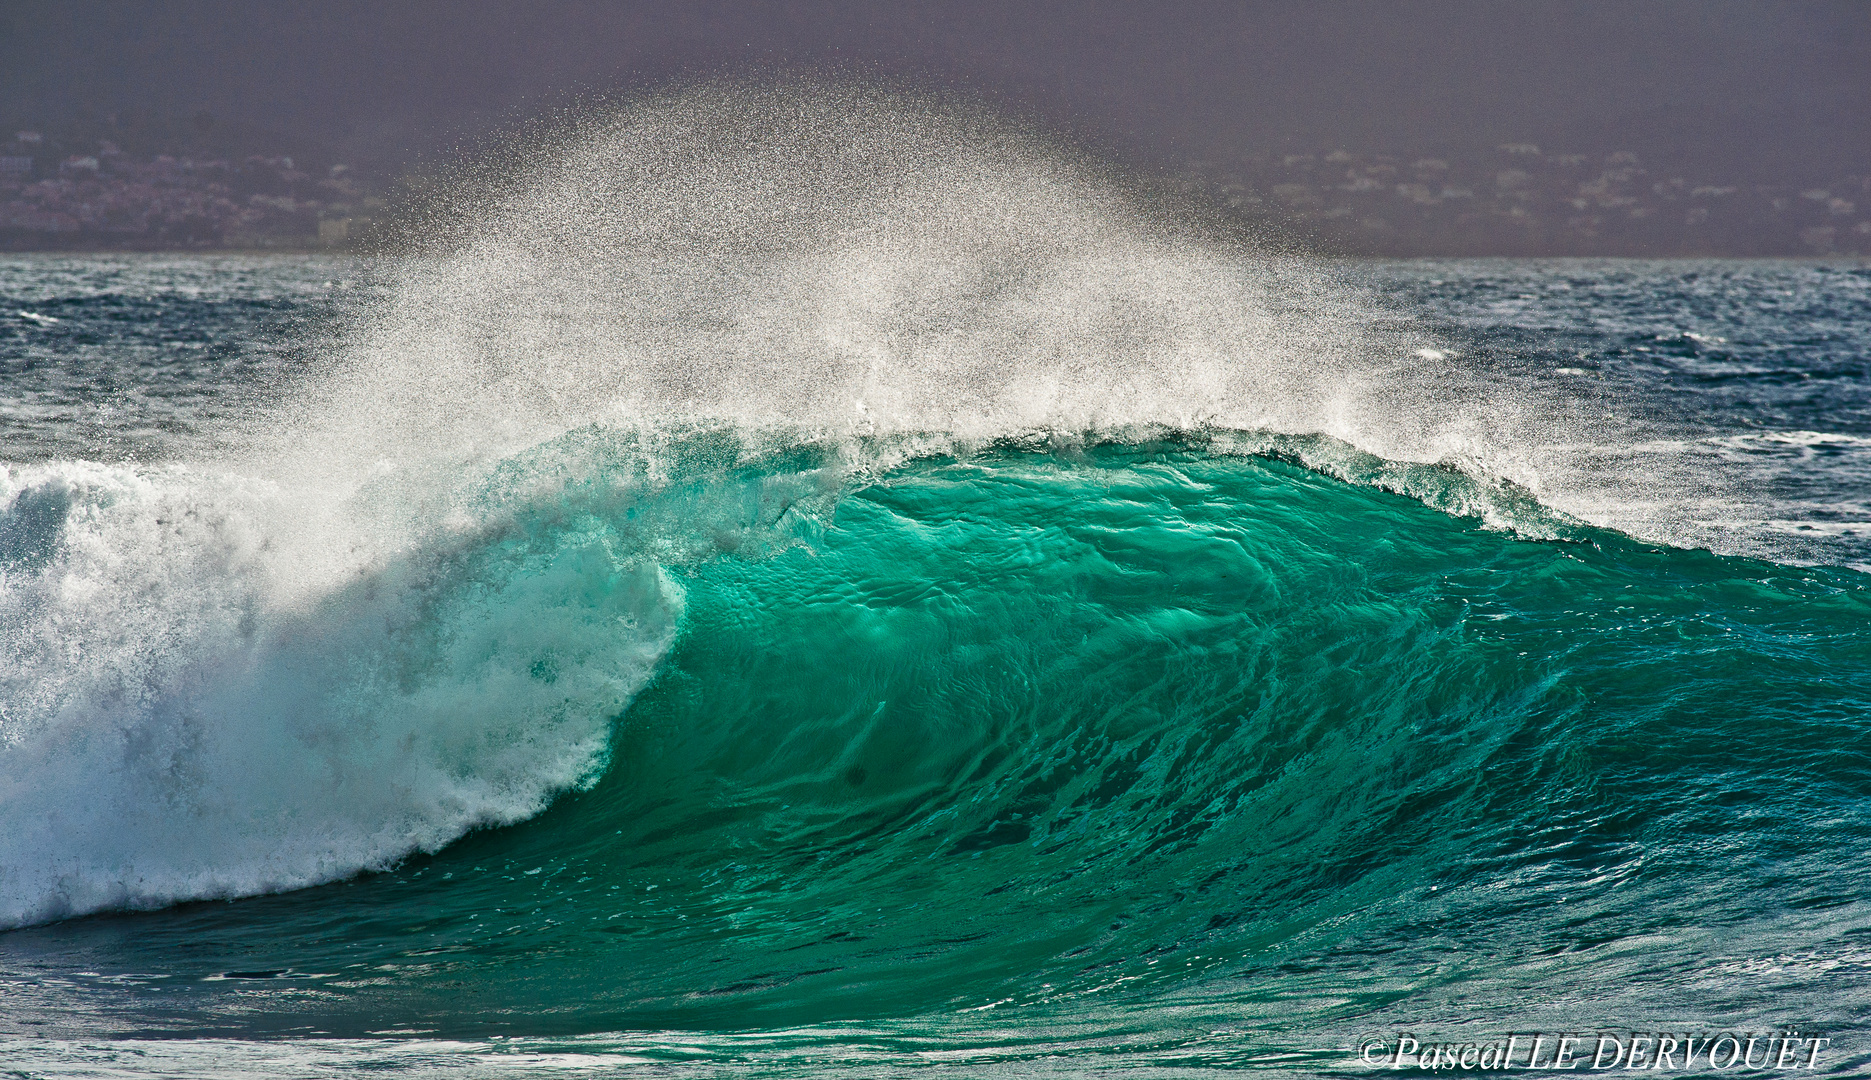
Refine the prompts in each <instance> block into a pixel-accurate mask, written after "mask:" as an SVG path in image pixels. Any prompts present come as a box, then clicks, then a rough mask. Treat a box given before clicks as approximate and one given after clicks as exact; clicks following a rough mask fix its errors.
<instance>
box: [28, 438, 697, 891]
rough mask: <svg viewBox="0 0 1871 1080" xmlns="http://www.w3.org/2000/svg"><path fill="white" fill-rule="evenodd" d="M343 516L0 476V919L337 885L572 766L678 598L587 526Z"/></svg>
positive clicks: (116, 483) (94, 481)
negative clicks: (384, 531) (419, 526)
mask: <svg viewBox="0 0 1871 1080" xmlns="http://www.w3.org/2000/svg"><path fill="white" fill-rule="evenodd" d="M354 509H355V506H346V505H334V504H326V505H318V504H316V502H315V501H313V500H308V499H307V498H306V497H305V496H304V495H303V494H301V493H293V492H290V491H287V490H285V489H282V488H280V487H279V486H278V485H277V484H275V483H272V482H269V481H257V480H253V479H249V478H243V477H239V476H235V475H229V474H219V473H212V472H204V471H200V470H191V469H187V468H181V467H171V468H164V469H154V470H136V469H125V468H110V467H105V466H99V465H88V464H73V463H59V464H53V465H49V466H42V467H28V468H8V469H0V515H4V516H3V517H0V536H5V537H7V538H9V539H10V541H11V542H12V550H10V551H9V552H8V554H9V555H10V556H11V557H10V558H9V559H7V560H6V562H5V564H4V565H5V567H6V569H5V570H4V571H0V651H4V652H5V654H6V656H7V657H8V663H7V665H6V667H5V670H4V671H3V672H0V764H3V765H4V768H3V769H0V926H12V925H19V924H23V923H30V922H36V921H42V920H45V919H51V918H59V917H63V916H67V915H72V914H80V913H84V912H89V911H96V910H101V909H105V908H124V907H130V908H138V907H151V906H157V905H162V904H166V903H171V902H174V901H177V900H182V899H191V898H201V897H216V896H237V895H246V894H251V893H257V892H265V891H271V890H278V889H287V888H294V887H298V886H303V885H308V884H313V883H316V882H321V881H328V880H332V879H334V878H338V877H342V876H345V875H348V874H351V873H355V872H357V871H359V870H363V869H370V868H375V867H381V866H384V865H386V864H387V863H389V862H392V861H394V860H395V859H397V858H400V857H402V856H404V855H407V854H409V853H410V852H413V851H419V850H434V849H436V848H438V847H440V846H441V845H443V844H445V843H447V842H448V841H450V840H452V839H454V838H456V837H458V836H460V835H461V834H462V833H463V832H465V831H466V830H468V829H470V828H473V827H475V826H477V825H483V824H500V823H508V822H513V821H517V820H520V819H522V818H524V817H527V816H529V815H531V814H534V813H536V812H538V810H539V809H541V808H542V807H543V806H544V805H545V803H546V801H547V800H548V799H549V798H550V797H551V796H552V794H554V793H555V792H557V791H560V790H563V789H565V788H567V787H570V786H574V785H576V784H578V783H580V782H581V781H584V780H587V779H589V778H591V777H592V776H593V775H594V773H595V770H596V769H598V768H599V767H600V766H601V764H602V761H603V755H604V751H605V744H606V739H607V737H608V727H609V722H610V721H611V719H612V718H614V717H615V716H616V715H617V714H618V713H619V712H620V711H621V710H622V708H623V707H624V705H625V703H627V702H628V700H629V698H630V697H631V695H632V694H634V693H635V692H636V690H637V689H638V688H639V687H640V686H641V685H642V683H643V682H644V681H645V679H646V678H647V677H648V675H649V672H650V671H651V669H652V667H653V665H654V664H655V662H656V661H657V659H658V658H659V657H660V655H661V654H662V652H663V650H664V649H665V648H666V647H667V644H668V642H669V639H670V636H671V634H672V633H673V627H674V622H675V618H676V615H677V612H678V611H679V605H680V593H679V590H677V589H676V588H675V587H674V586H673V584H672V583H670V582H669V581H667V580H665V579H664V578H663V576H662V575H661V573H660V572H659V571H658V570H656V568H655V567H654V566H653V565H648V564H643V563H633V562H632V561H631V560H629V559H628V558H623V557H620V556H619V554H618V553H617V551H616V550H615V549H614V545H611V544H610V543H608V542H607V539H606V538H605V537H603V536H602V535H596V534H590V533H584V532H579V531H577V530H571V531H562V532H560V533H557V534H554V535H552V536H550V537H548V538H546V539H544V540H540V541H538V542H532V543H522V544H515V543H514V542H513V541H512V539H511V537H510V536H509V535H507V534H508V533H509V532H510V531H511V530H510V529H507V528H505V526H506V525H510V523H502V522H500V521H497V520H488V519H484V520H481V521H478V522H476V523H475V524H474V526H473V527H470V528H465V529H454V530H449V529H444V528H434V529H431V530H429V531H428V532H427V534H426V535H422V536H420V537H417V538H414V540H413V542H407V543H403V544H397V545H385V544H381V543H374V542H372V541H371V539H370V538H369V531H370V530H369V529H368V528H367V527H365V526H366V525H367V523H356V524H357V527H355V528H351V529H348V530H347V529H346V528H345V527H344V525H345V523H346V521H347V520H348V518H349V515H350V514H351V512H352V511H353V510H354ZM314 522H316V525H314V524H313V523H314ZM339 536H347V537H348V542H345V543H337V544H335V545H334V537H339ZM405 539H410V537H406V538H405Z"/></svg>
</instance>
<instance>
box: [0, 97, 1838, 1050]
mask: <svg viewBox="0 0 1871 1080" xmlns="http://www.w3.org/2000/svg"><path fill="white" fill-rule="evenodd" d="M882 108H883V107H882V106H877V105H875V104H868V105H863V107H861V108H857V109H827V110H824V111H823V113H810V110H807V111H805V112H802V113H798V114H793V113H788V114H786V116H785V117H782V121H783V122H777V123H776V122H775V121H774V120H773V118H772V114H771V108H770V104H761V105H759V107H754V106H743V105H737V104H736V103H735V102H733V101H729V102H726V103H725V104H724V103H723V102H722V101H720V100H703V101H700V102H699V103H698V102H696V101H694V100H685V101H678V102H676V103H675V104H672V105H667V106H664V107H663V108H662V110H661V111H660V112H659V111H657V110H655V109H652V110H649V111H647V112H645V113H640V114H638V115H635V116H633V117H630V118H626V119H625V120H624V121H622V122H620V124H619V125H618V126H617V127H616V128H615V130H614V131H613V132H612V133H611V134H609V135H604V136H602V137H589V133H587V135H588V138H587V141H586V142H585V143H582V144H581V145H580V146H579V147H578V148H575V149H573V150H571V151H569V152H568V153H567V154H566V155H565V156H564V157H562V158H560V159H555V162H554V164H552V165H551V167H549V168H546V169H544V170H543V171H542V172H541V173H540V174H539V176H538V177H537V178H536V179H535V182H534V183H533V186H532V187H530V188H525V189H523V190H521V191H520V193H519V194H513V193H512V192H511V191H509V193H508V194H507V195H504V196H503V198H506V199H508V200H510V201H509V202H508V203H507V204H505V209H503V210H501V211H500V212H499V213H493V214H491V215H489V214H484V215H482V216H479V217H476V218H475V219H474V220H475V222H476V225H475V228H476V229H477V230H480V231H479V232H477V233H476V234H475V235H474V236H472V237H470V238H468V239H467V240H466V241H465V242H464V243H462V244H460V245H458V246H457V247H455V248H453V249H450V250H449V251H448V253H446V254H433V255H429V256H425V257H422V258H414V257H412V258H409V259H405V260H401V261H396V260H388V259H385V260H380V261H373V262H364V261H356V260H348V259H341V258H320V257H276V258H265V257H233V256H226V257H222V256H212V257H209V256H203V257H172V258H171V257H158V256H137V257H115V256H81V257H76V256H75V257H65V256H59V257H52V256H20V257H10V258H8V259H6V260H5V261H0V928H4V929H3V930H0V1074H4V1075H12V1076H61V1077H65V1076H71V1077H77V1076H84V1077H106V1076H109V1077H148V1076H186V1077H218V1076H323V1075H357V1074H374V1073H376V1072H379V1071H380V1072H383V1073H385V1074H394V1075H431V1074H433V1075H445V1076H531V1075H541V1076H543V1075H562V1074H572V1075H638V1074H641V1075H657V1076H664V1075H672V1076H689V1075H697V1076H712V1075H723V1076H725V1075H734V1076H742V1075H788V1076H826V1075H901V1074H904V1073H908V1072H919V1071H922V1070H927V1069H942V1070H946V1071H949V1072H953V1073H957V1074H968V1075H981V1074H992V1075H1009V1076H1027V1075H1119V1074H1122V1075H1139V1076H1184V1075H1199V1074H1205V1073H1207V1072H1209V1071H1215V1070H1229V1069H1260V1070H1266V1071H1271V1072H1275V1073H1282V1074H1290V1075H1364V1074H1370V1073H1374V1072H1379V1073H1381V1072H1382V1071H1383V1069H1382V1068H1381V1067H1378V1066H1373V1065H1370V1064H1367V1063H1366V1061H1368V1060H1370V1055H1371V1054H1373V1053H1375V1054H1376V1055H1377V1060H1379V1061H1390V1060H1391V1059H1390V1058H1389V1057H1388V1056H1386V1055H1388V1054H1389V1053H1390V1051H1391V1050H1393V1049H1396V1048H1397V1046H1398V1044H1399V1040H1401V1039H1402V1038H1404V1037H1405V1036H1406V1035H1407V1036H1408V1037H1409V1038H1410V1039H1412V1040H1415V1041H1417V1042H1420V1043H1423V1044H1443V1043H1447V1044H1450V1045H1452V1046H1459V1045H1463V1044H1473V1045H1476V1046H1482V1047H1486V1046H1493V1045H1496V1044H1498V1043H1500V1042H1502V1041H1504V1040H1505V1039H1507V1038H1508V1037H1509V1036H1510V1035H1512V1034H1515V1033H1518V1034H1520V1035H1521V1036H1522V1037H1523V1038H1522V1041H1521V1042H1520V1043H1519V1044H1518V1045H1519V1046H1520V1047H1521V1050H1520V1051H1519V1052H1520V1053H1523V1054H1524V1053H1525V1052H1526V1050H1525V1048H1526V1046H1527V1041H1526V1037H1527V1036H1529V1034H1535V1035H1537V1034H1539V1033H1545V1034H1546V1035H1547V1036H1548V1037H1549V1038H1556V1037H1557V1036H1558V1035H1560V1034H1564V1033H1574V1034H1579V1033H1589V1035H1590V1036H1591V1038H1588V1039H1586V1041H1585V1042H1584V1043H1583V1045H1584V1047H1585V1049H1586V1051H1587V1052H1588V1053H1589V1051H1590V1050H1592V1049H1594V1048H1595V1046H1596V1037H1597V1035H1598V1033H1600V1032H1613V1033H1622V1034H1620V1035H1619V1036H1618V1038H1619V1039H1620V1042H1619V1044H1618V1045H1619V1047H1620V1051H1619V1052H1620V1053H1623V1052H1624V1047H1625V1044H1626V1043H1627V1042H1630V1041H1631V1040H1630V1033H1633V1032H1636V1033H1679V1034H1684V1033H1686V1036H1694V1037H1701V1038H1704V1039H1711V1038H1718V1037H1719V1036H1720V1034H1721V1033H1726V1032H1733V1033H1738V1035H1739V1038H1738V1039H1737V1042H1736V1044H1735V1045H1736V1049H1739V1048H1740V1045H1741V1043H1742V1042H1743V1041H1745V1040H1746V1039H1747V1038H1748V1037H1749V1036H1750V1035H1752V1036H1755V1037H1757V1038H1759V1039H1760V1040H1761V1042H1762V1043H1763V1046H1765V1044H1766V1043H1767V1042H1768V1041H1769V1040H1780V1041H1779V1042H1777V1043H1775V1045H1776V1046H1783V1045H1784V1044H1785V1042H1786V1040H1788V1039H1791V1040H1793V1041H1794V1042H1796V1043H1798V1047H1799V1052H1798V1054H1796V1055H1794V1056H1793V1058H1792V1060H1796V1061H1799V1062H1803V1061H1805V1060H1806V1058H1805V1054H1806V1048H1807V1046H1808V1045H1809V1042H1807V1041H1803V1040H1810V1039H1814V1038H1819V1037H1824V1038H1826V1039H1829V1040H1830V1041H1829V1042H1828V1043H1826V1044H1824V1046H1823V1048H1822V1049H1820V1050H1818V1051H1816V1052H1815V1062H1816V1064H1815V1066H1814V1067H1813V1068H1812V1069H1809V1070H1806V1071H1809V1072H1812V1073H1814V1074H1834V1075H1847V1074H1853V1075H1856V1074H1861V1073H1862V1072H1863V1071H1864V1070H1866V1069H1871V1019H1868V1018H1871V739H1867V724H1868V723H1871V633H1868V632H1867V626H1868V625H1871V267H1867V266H1866V265H1864V264H1862V263H1855V262H1722V261H1694V262H1688V261H1674V262H1630V261H1554V262H1527V261H1487V260H1476V261H1448V262H1429V261H1415V262H1397V263H1381V262H1380V263H1363V262H1344V263H1333V262H1321V261H1314V260H1307V259H1304V258H1300V257H1290V256H1280V257H1276V256H1271V255H1267V254H1264V253H1261V252H1257V251H1256V250H1254V249H1252V248H1251V247H1249V246H1242V245H1238V244H1233V243H1222V242H1219V241H1211V240H1203V239H1200V238H1199V237H1196V236H1194V235H1191V234H1188V233H1185V232H1179V231H1177V230H1176V229H1174V228H1171V227H1169V226H1166V225H1164V224H1163V223H1161V222H1159V221H1155V220H1153V219H1152V218H1150V217H1149V215H1148V214H1147V213H1146V212H1144V211H1140V210H1137V209H1135V208H1134V207H1130V206H1129V205H1128V204H1127V203H1126V202H1125V201H1124V198H1123V197H1122V196H1120V195H1116V194H1111V193H1109V192H1107V191H1106V190H1105V189H1104V188H1102V187H1101V186H1100V182H1099V180H1098V178H1097V177H1096V176H1095V175H1089V174H1086V173H1084V172H1082V171H1079V170H1077V169H1075V168H1073V167H1068V166H1063V165H1058V164H1055V163H1053V162H1051V161H1049V159H1047V158H1046V157H1045V155H1044V154H1043V153H1041V152H1040V151H1038V150H1035V149H1033V148H1031V147H1029V146H1026V145H1025V144H1022V143H1020V142H1018V141H1017V140H1014V141H1000V142H997V141H995V138H994V136H993V133H992V132H991V131H990V132H988V133H987V134H983V133H982V132H981V131H979V130H976V129H974V128H969V127H967V126H966V125H961V126H960V127H959V128H956V127H943V126H940V125H938V126H937V127H936V128H934V129H933V130H932V129H930V128H928V127H927V126H920V127H919V126H918V125H926V124H927V123H930V122H929V121H926V120H922V119H916V118H909V119H905V118H903V117H901V116H897V115H896V114H893V113H892V114H888V115H880V114H879V112H878V110H879V109H882ZM737 109H738V110H739V111H737ZM697 110H703V111H710V115H712V116H714V117H716V118H717V123H716V124H715V125H714V126H713V127H711V128H710V129H708V132H705V133H703V134H696V130H697V129H696V128H694V127H693V126H692V125H691V124H690V123H689V121H690V120H692V118H693V116H694V114H695V113H696V111H697ZM866 110H869V111H868V112H867V111H866ZM886 111H887V110H886ZM807 113H810V114H809V115H808V114H807ZM724 114H725V115H726V117H727V119H726V120H720V117H721V116H722V115H724ZM847 117H849V123H850V126H849V127H848V128H847V127H840V126H839V125H841V124H845V123H846V122H847ZM735 123H740V124H741V125H742V128H745V129H748V130H752V129H753V128H758V130H759V133H760V136H761V137H760V139H758V140H754V139H751V138H743V137H742V136H744V135H745V134H746V132H745V130H741V129H737V128H736V127H735V126H734V125H735ZM737 131H740V135H736V132H737ZM828 132H829V134H828ZM879 133H881V134H879ZM906 133H908V134H906ZM912 135H913V136H914V137H913V138H912V137H911V136H912ZM867 139H868V140H869V141H867ZM906 146H908V147H910V149H907V150H906V149H905V147H906ZM697 177H700V178H701V180H699V181H698V180H696V178H697ZM678 178H680V179H679V180H678ZM619 206H627V207H629V208H630V209H629V210H628V211H627V212H617V213H614V214H612V215H611V216H610V217H608V218H607V217H605V215H604V214H603V213H602V210H603V208H604V207H619ZM774 208H779V209H774ZM503 215H504V216H503ZM594 221H595V222H597V224H596V225H593V224H592V222H594ZM1789 1033H1791V1034H1789ZM1372 1047H1377V1048H1378V1049H1377V1050H1371V1049H1370V1048H1372ZM1544 1052H1545V1053H1546V1054H1548V1055H1549V1057H1548V1058H1547V1060H1548V1061H1550V1054H1551V1052H1552V1051H1551V1050H1550V1049H1548V1050H1546V1051H1544ZM1766 1052H1767V1050H1766V1049H1762V1050H1760V1051H1758V1052H1756V1053H1755V1056H1754V1057H1753V1058H1752V1059H1751V1061H1752V1063H1754V1064H1758V1063H1759V1061H1760V1060H1762V1058H1761V1056H1760V1055H1761V1054H1764V1053H1766ZM1726 1053H1727V1045H1726V1044H1723V1046H1722V1049H1721V1052H1720V1054H1718V1055H1717V1060H1716V1065H1717V1066H1719V1065H1720V1056H1721V1055H1722V1054H1726ZM1706 1054H1707V1049H1706V1046H1705V1049H1704V1061H1703V1063H1701V1064H1698V1065H1696V1066H1695V1067H1693V1068H1682V1067H1678V1066H1675V1065H1672V1066H1670V1068H1671V1069H1675V1070H1676V1073H1677V1074H1679V1075H1691V1074H1700V1073H1702V1072H1707V1071H1710V1069H1709V1067H1708V1066H1707V1064H1706ZM1361 1058H1362V1060H1361ZM1405 1060H1406V1061H1407V1060H1408V1059H1405ZM1453 1060H1454V1059H1453V1057H1452V1058H1451V1061H1453ZM1477 1060H1480V1059H1477ZM7 1070H11V1071H10V1072H9V1071H7ZM1713 1071H1715V1072H1717V1073H1725V1072H1744V1071H1747V1070H1746V1069H1745V1068H1743V1067H1742V1066H1740V1065H1735V1066H1733V1067H1732V1068H1729V1069H1727V1070H1723V1069H1721V1068H1715V1069H1714V1070H1713Z"/></svg>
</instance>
